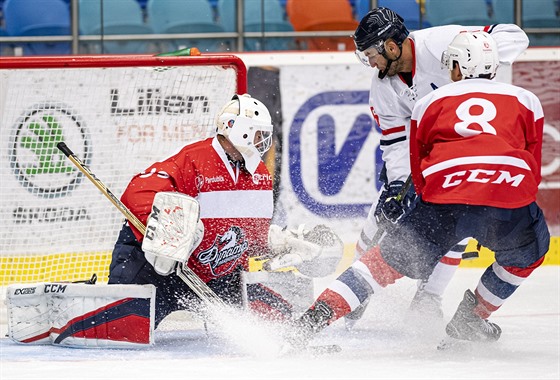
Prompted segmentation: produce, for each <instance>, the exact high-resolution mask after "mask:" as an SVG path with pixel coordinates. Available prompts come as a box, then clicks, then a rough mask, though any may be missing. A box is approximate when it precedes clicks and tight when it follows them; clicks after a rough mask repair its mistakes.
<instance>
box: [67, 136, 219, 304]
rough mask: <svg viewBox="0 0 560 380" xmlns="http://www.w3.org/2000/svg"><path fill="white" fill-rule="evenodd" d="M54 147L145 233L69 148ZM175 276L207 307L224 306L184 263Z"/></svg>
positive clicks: (136, 220)
mask: <svg viewBox="0 0 560 380" xmlns="http://www.w3.org/2000/svg"><path fill="white" fill-rule="evenodd" d="M56 147H57V148H58V149H59V150H60V151H61V152H62V153H64V155H65V156H66V157H68V159H69V160H70V161H71V162H72V163H73V164H74V165H75V166H76V167H77V168H78V169H79V170H80V171H81V172H82V173H83V174H84V175H85V176H86V177H87V178H88V179H89V180H90V181H91V182H92V183H93V184H94V185H95V187H97V188H98V189H99V190H100V191H101V192H102V193H103V194H104V195H105V196H106V197H107V198H108V199H109V200H110V201H111V203H113V205H114V206H115V207H116V208H117V209H118V210H119V211H120V212H121V213H122V214H123V215H124V216H125V217H126V219H127V220H128V221H129V222H130V223H131V224H132V225H133V226H134V227H136V228H137V229H138V231H140V233H142V235H144V234H145V232H146V226H145V225H144V224H143V223H142V222H141V221H140V219H138V218H137V217H136V215H134V214H133V213H132V212H131V211H130V210H129V209H128V207H126V206H125V204H124V203H122V202H121V200H120V199H119V198H117V197H116V196H115V195H114V194H113V193H112V192H111V190H109V188H108V187H107V186H105V184H104V183H103V182H102V181H101V180H100V179H99V178H97V177H96V176H95V174H93V173H92V172H91V170H90V169H89V168H88V167H87V166H86V164H84V162H83V161H82V160H80V158H79V157H78V156H76V155H75V154H74V153H73V152H72V150H70V148H68V146H67V145H66V144H65V143H64V142H59V143H58V144H57V145H56ZM177 276H179V277H180V278H181V280H183V281H184V282H185V283H186V284H187V286H188V287H189V288H190V289H191V290H192V291H193V292H195V293H196V295H198V296H199V297H200V299H201V300H202V301H204V302H205V303H206V304H208V305H212V306H225V303H224V301H223V300H222V299H221V298H220V297H218V295H217V294H216V293H215V292H214V291H213V290H212V289H210V288H209V287H208V285H206V283H205V282H204V281H202V280H201V279H200V277H198V276H197V275H196V273H194V272H193V270H192V269H191V268H189V267H188V266H187V265H186V263H184V264H183V265H177Z"/></svg>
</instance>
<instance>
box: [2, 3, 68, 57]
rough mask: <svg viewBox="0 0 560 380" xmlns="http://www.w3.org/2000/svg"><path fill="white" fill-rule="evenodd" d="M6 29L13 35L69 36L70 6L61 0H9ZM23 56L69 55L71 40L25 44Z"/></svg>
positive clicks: (4, 11) (5, 17) (5, 4)
mask: <svg viewBox="0 0 560 380" xmlns="http://www.w3.org/2000/svg"><path fill="white" fill-rule="evenodd" d="M3 14H4V19H5V23H6V32H7V33H8V35H10V36H69V35H70V9H69V8H68V5H67V4H66V3H65V2H64V1H62V0H6V1H5V2H4V4H3ZM22 46H23V54H24V55H53V54H55V55H56V54H69V53H70V52H71V44H70V42H33V43H24V44H22Z"/></svg>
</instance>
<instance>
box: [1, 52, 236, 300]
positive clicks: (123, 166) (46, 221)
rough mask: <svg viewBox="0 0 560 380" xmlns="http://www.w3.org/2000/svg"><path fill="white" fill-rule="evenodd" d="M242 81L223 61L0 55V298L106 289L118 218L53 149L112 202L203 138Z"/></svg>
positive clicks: (232, 59)
mask: <svg viewBox="0 0 560 380" xmlns="http://www.w3.org/2000/svg"><path fill="white" fill-rule="evenodd" d="M246 80H247V79H246V68H245V65H244V64H243V62H242V61H241V60H240V59H239V58H238V57H236V56H233V55H199V56H189V57H154V56H66V57H33V58H0V83H1V85H0V115H1V116H0V117H1V120H2V124H1V128H0V138H1V145H0V153H1V155H0V157H1V158H0V159H1V162H2V165H1V169H0V170H1V172H0V178H2V180H1V181H0V189H1V198H0V223H1V224H2V228H0V246H1V252H0V289H1V287H2V286H6V285H8V284H11V283H28V282H42V281H81V280H86V279H89V278H90V277H91V276H92V274H93V273H96V274H97V276H98V278H99V281H100V282H106V281H107V275H108V269H109V263H110V255H111V250H112V248H113V245H114V243H115V240H116V237H117V235H118V232H119V230H120V228H121V225H122V223H123V221H124V218H123V216H122V214H121V213H120V212H119V211H118V210H116V209H115V207H114V206H113V205H112V204H111V203H110V202H109V201H108V200H107V199H106V198H105V196H104V195H103V194H101V192H99V191H98V190H97V189H96V188H95V186H94V185H93V184H92V183H91V182H89V181H88V180H87V178H85V177H84V176H83V175H82V174H81V172H80V171H79V170H77V169H76V168H75V167H74V166H73V165H72V163H71V162H70V161H69V160H68V159H67V158H66V157H65V156H64V155H63V154H62V153H61V152H60V151H58V149H57V148H56V145H57V143H58V142H61V141H64V142H65V143H66V144H67V145H68V147H69V148H70V149H72V150H73V151H74V153H75V154H76V155H77V156H79V157H80V158H81V160H82V161H83V162H85V163H86V165H87V166H88V167H89V168H90V169H91V171H92V172H93V173H94V174H95V175H96V176H97V177H98V178H99V179H100V180H101V181H103V182H104V183H105V184H106V185H107V187H109V189H110V190H111V191H112V192H113V193H114V194H115V195H117V196H120V194H121V193H122V192H123V190H124V188H125V187H126V185H127V183H128V181H129V180H130V178H131V177H132V176H133V175H134V174H136V173H138V172H141V171H142V170H143V169H145V168H146V167H147V166H148V165H149V164H150V163H151V162H153V161H156V160H161V159H164V158H166V157H168V156H169V155H171V154H172V153H173V152H175V151H176V150H177V149H179V148H180V147H182V146H183V145H184V144H186V143H188V142H191V141H195V140H198V139H202V138H205V137H207V136H210V135H212V134H213V133H214V132H215V124H214V117H215V115H216V113H217V112H218V111H219V109H220V108H221V107H222V105H223V104H225V103H226V102H227V101H228V100H229V99H230V98H231V97H232V95H233V94H235V93H244V92H246V90H247V83H246ZM3 297H4V291H2V298H3Z"/></svg>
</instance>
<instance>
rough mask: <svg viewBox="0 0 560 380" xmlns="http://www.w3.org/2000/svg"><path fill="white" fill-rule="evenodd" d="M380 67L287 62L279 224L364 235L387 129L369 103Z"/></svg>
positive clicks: (347, 235)
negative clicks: (381, 137)
mask: <svg viewBox="0 0 560 380" xmlns="http://www.w3.org/2000/svg"><path fill="white" fill-rule="evenodd" d="M371 75H372V70H371V69H368V68H367V67H365V66H363V65H361V64H359V63H358V62H357V61H356V64H350V65H348V64H344V65H342V64H335V65H332V64H324V65H320V64H319V65H313V66H309V65H304V66H298V65H295V66H282V68H281V71H280V89H281V94H282V113H283V119H284V123H283V152H282V168H283V170H282V180H281V193H280V194H281V197H280V201H279V205H278V206H277V210H276V213H277V218H278V219H279V220H278V222H280V223H284V224H286V225H289V226H292V225H298V224H300V223H306V224H310V225H315V224H327V225H329V226H331V227H332V228H334V229H335V230H336V232H337V233H338V234H340V236H341V237H342V238H343V240H344V241H345V242H346V243H350V242H354V241H356V239H357V237H358V233H359V232H360V229H361V227H362V224H363V220H364V218H365V217H366V216H367V213H368V211H369V208H370V206H371V204H372V203H373V201H374V200H375V199H376V197H377V191H378V188H379V184H378V183H377V173H378V171H379V170H380V169H381V165H382V162H381V152H380V150H379V132H377V131H376V130H375V123H374V121H373V117H372V115H371V111H370V109H369V105H368V99H369V88H370V82H371Z"/></svg>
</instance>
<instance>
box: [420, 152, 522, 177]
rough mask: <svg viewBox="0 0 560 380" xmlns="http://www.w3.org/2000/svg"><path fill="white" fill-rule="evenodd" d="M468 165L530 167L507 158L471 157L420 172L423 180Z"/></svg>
mask: <svg viewBox="0 0 560 380" xmlns="http://www.w3.org/2000/svg"><path fill="white" fill-rule="evenodd" d="M469 164H498V165H510V166H515V167H518V168H521V169H526V170H531V167H530V166H529V165H528V164H527V163H526V162H525V161H524V160H522V159H520V158H516V157H509V156H472V157H459V158H453V159H451V160H447V161H442V162H439V163H437V164H435V165H432V166H430V167H428V168H427V169H425V170H424V171H422V175H423V176H424V178H426V177H428V176H429V175H431V174H434V173H437V172H440V171H442V170H446V169H449V168H452V167H455V166H462V165H469Z"/></svg>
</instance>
